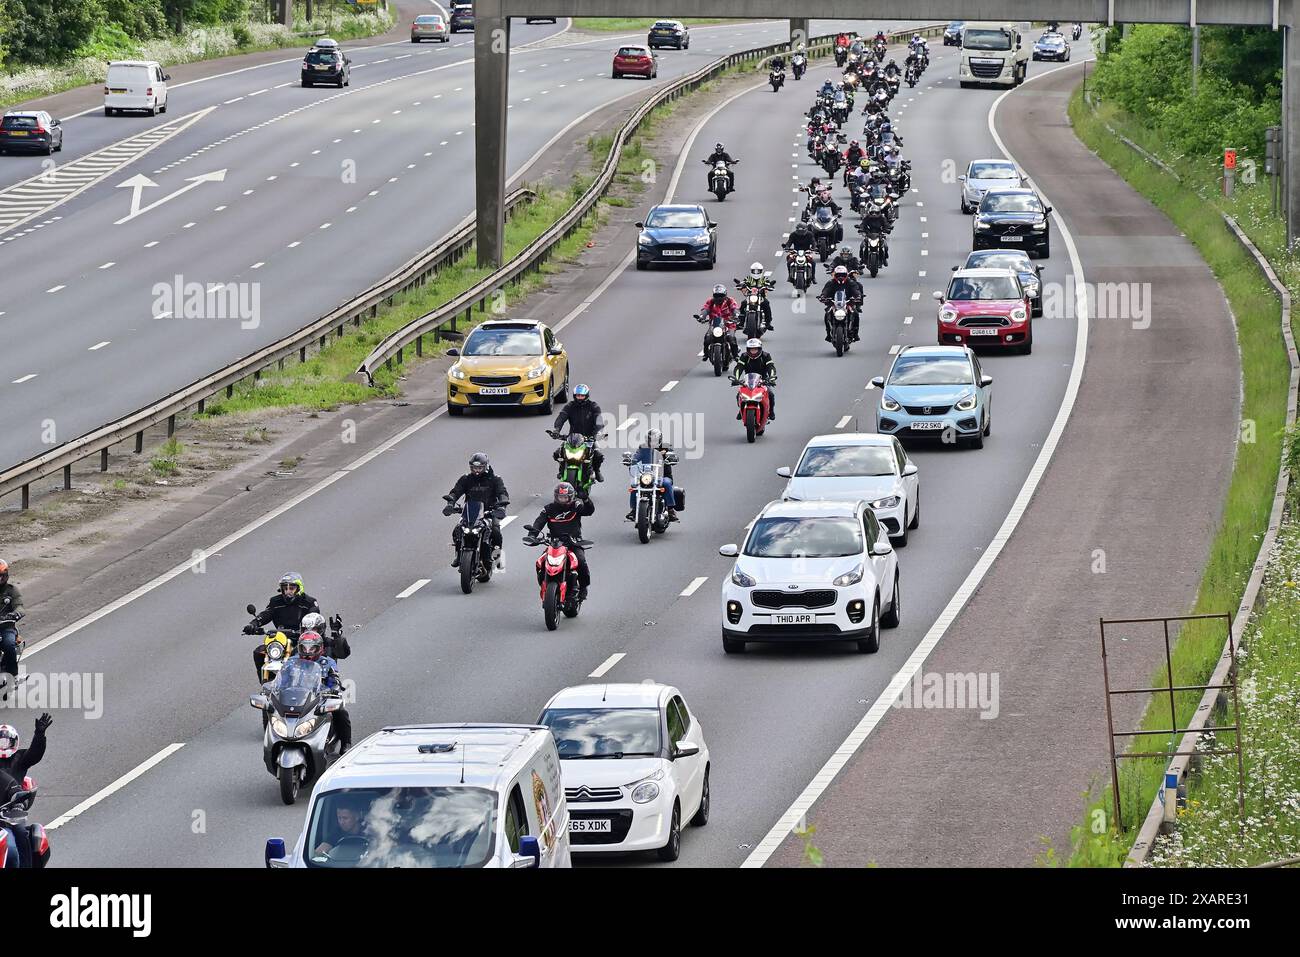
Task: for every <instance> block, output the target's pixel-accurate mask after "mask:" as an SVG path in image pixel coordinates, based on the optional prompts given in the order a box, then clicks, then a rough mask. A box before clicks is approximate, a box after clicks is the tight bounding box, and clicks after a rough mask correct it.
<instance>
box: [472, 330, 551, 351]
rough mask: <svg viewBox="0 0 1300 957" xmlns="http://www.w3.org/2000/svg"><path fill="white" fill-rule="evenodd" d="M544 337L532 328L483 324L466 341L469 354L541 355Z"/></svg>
mask: <svg viewBox="0 0 1300 957" xmlns="http://www.w3.org/2000/svg"><path fill="white" fill-rule="evenodd" d="M541 354H542V337H541V335H540V334H539V333H537V332H536V331H534V330H532V329H486V328H484V327H482V326H480V327H479V328H477V329H475V330H474V331H473V332H472V333H470V336H469V339H467V340H466V341H465V355H467V356H540V355H541Z"/></svg>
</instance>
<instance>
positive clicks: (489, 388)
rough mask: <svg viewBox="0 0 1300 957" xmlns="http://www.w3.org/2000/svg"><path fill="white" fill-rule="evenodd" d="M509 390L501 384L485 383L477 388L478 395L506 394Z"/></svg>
mask: <svg viewBox="0 0 1300 957" xmlns="http://www.w3.org/2000/svg"><path fill="white" fill-rule="evenodd" d="M509 393H510V390H509V389H507V388H506V387H505V386H503V385H486V386H483V387H482V388H480V389H479V390H478V394H479V395H508V394H509Z"/></svg>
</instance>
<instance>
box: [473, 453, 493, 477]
mask: <svg viewBox="0 0 1300 957" xmlns="http://www.w3.org/2000/svg"><path fill="white" fill-rule="evenodd" d="M491 467H492V463H491V461H489V460H488V457H487V453H486V452H475V453H474V454H473V455H471V456H470V457H469V470H470V471H471V472H473V473H474V474H475V475H482V474H483V473H484V472H486V471H487V470H488V469H490V468H491Z"/></svg>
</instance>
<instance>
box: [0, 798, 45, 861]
mask: <svg viewBox="0 0 1300 957" xmlns="http://www.w3.org/2000/svg"><path fill="white" fill-rule="evenodd" d="M36 791H37V787H36V782H35V781H33V780H32V779H31V778H30V777H24V778H23V781H22V787H20V788H19V789H18V790H15V791H12V792H11V793H10V794H8V795H6V796H5V798H4V800H5V802H6V803H5V804H3V805H0V868H2V867H5V866H9V867H19V868H27V869H29V870H43V869H44V868H45V866H46V865H47V864H49V862H50V838H49V835H48V834H46V832H45V827H44V826H43V825H41V824H36V823H32V822H29V821H28V815H29V812H30V811H31V809H32V804H34V803H35V801H36ZM19 834H25V836H26V838H27V847H28V853H29V855H30V859H29V860H27V861H21V860H18V854H19V853H20V852H19V851H18V847H17V845H19V843H20V842H19V841H18V835H19ZM11 839H12V840H13V842H14V845H15V846H14V855H13V858H14V860H15V861H16V863H10V864H6V862H7V861H8V859H9V854H8V846H9V841H10V840H11Z"/></svg>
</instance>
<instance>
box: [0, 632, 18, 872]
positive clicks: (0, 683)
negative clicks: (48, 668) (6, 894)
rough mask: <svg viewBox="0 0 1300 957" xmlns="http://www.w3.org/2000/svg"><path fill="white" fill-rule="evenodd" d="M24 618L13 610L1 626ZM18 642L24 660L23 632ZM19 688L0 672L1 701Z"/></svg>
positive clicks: (16, 683)
mask: <svg viewBox="0 0 1300 957" xmlns="http://www.w3.org/2000/svg"><path fill="white" fill-rule="evenodd" d="M22 620H23V613H22V612H21V611H12V612H9V613H8V614H7V615H4V616H2V617H0V626H3V625H13V626H14V627H15V628H17V626H18V622H20V621H22ZM17 642H18V649H17V660H18V661H22V660H23V636H22V635H21V634H19V635H18V638H17ZM17 688H18V676H17V675H11V674H4V673H0V701H4V700H5V699H6V698H8V697H9V696H10V695H11V694H13V693H14V691H16V690H17ZM3 860H4V859H3V858H2V857H0V862H2V861H3Z"/></svg>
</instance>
